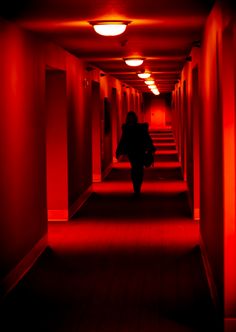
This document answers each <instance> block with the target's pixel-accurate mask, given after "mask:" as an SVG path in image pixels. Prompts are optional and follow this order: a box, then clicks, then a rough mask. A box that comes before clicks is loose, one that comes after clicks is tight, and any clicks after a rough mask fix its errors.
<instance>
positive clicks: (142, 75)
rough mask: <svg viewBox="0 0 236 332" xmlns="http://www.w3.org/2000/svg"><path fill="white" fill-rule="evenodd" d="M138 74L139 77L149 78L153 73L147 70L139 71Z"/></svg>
mask: <svg viewBox="0 0 236 332" xmlns="http://www.w3.org/2000/svg"><path fill="white" fill-rule="evenodd" d="M137 75H138V77H139V78H149V77H150V76H151V73H150V72H148V71H146V72H140V73H137Z"/></svg>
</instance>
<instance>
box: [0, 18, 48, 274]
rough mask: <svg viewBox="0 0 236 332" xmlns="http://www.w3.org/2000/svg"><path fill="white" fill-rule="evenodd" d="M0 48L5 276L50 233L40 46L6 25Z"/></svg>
mask: <svg viewBox="0 0 236 332" xmlns="http://www.w3.org/2000/svg"><path fill="white" fill-rule="evenodd" d="M0 45H1V52H0V86H1V89H0V110H1V120H0V126H1V127H0V142H1V148H0V160H1V162H0V165H1V166H0V167H1V171H0V177H1V181H0V183H1V185H0V196H1V201H0V209H1V223H0V246H1V248H0V265H1V274H0V277H1V278H2V277H4V276H6V274H7V273H8V272H9V271H10V270H11V269H12V268H13V267H15V266H16V264H17V263H18V262H19V261H20V260H21V259H22V258H23V257H24V256H25V255H26V254H27V253H28V252H29V251H30V250H31V249H32V248H33V246H34V245H35V243H37V242H38V241H39V240H40V239H41V238H42V237H43V236H44V235H45V234H46V232H47V209H46V167H45V164H46V149H45V125H44V123H45V114H44V103H43V102H44V100H43V89H44V72H43V71H42V69H43V64H42V61H41V59H40V57H38V54H40V47H39V45H38V43H37V42H35V41H34V39H33V38H32V36H31V34H28V33H22V32H21V31H20V30H18V29H17V28H15V27H14V25H11V24H5V23H4V22H1V23H0ZM36 58H37V61H36Z"/></svg>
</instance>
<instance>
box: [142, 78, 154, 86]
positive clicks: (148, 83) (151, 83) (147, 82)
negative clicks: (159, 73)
mask: <svg viewBox="0 0 236 332" xmlns="http://www.w3.org/2000/svg"><path fill="white" fill-rule="evenodd" d="M144 83H145V84H147V85H153V84H155V81H154V80H153V79H152V80H147V81H144Z"/></svg>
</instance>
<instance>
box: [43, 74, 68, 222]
mask: <svg viewBox="0 0 236 332" xmlns="http://www.w3.org/2000/svg"><path fill="white" fill-rule="evenodd" d="M45 105H46V172H47V208H48V220H49V221H67V220H68V158H67V99H66V73H65V71H62V70H55V69H46V76H45Z"/></svg>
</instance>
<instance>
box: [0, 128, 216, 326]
mask: <svg viewBox="0 0 236 332" xmlns="http://www.w3.org/2000/svg"><path fill="white" fill-rule="evenodd" d="M160 136H163V137H161V138H162V139H163V138H164V137H165V135H163V133H162V134H161V135H160ZM167 136H168V140H169V139H170V137H169V135H167ZM158 137H159V136H158V135H157V134H155V139H156V140H158ZM156 144H159V145H160V144H161V143H160V142H157V143H156ZM163 144H167V143H166V142H164V143H163ZM170 144H172V145H170V149H169V150H168V147H167V146H166V145H165V149H164V148H163V149H162V150H161V149H160V150H158V152H157V153H156V157H155V158H156V162H155V167H153V168H150V169H146V170H145V180H144V184H143V187H142V194H141V196H140V197H138V198H137V197H134V196H133V195H132V185H131V182H130V174H129V172H130V169H129V164H128V163H127V162H125V161H124V162H121V163H117V164H115V165H114V167H113V169H112V171H111V173H110V174H109V175H108V176H107V177H106V179H105V180H104V182H102V183H98V184H96V185H94V192H93V194H92V195H91V196H90V198H89V199H88V200H87V202H86V203H85V204H84V205H83V207H82V208H81V209H80V210H79V211H78V213H77V215H75V217H74V218H73V220H71V221H70V223H68V224H62V223H58V224H57V223H53V224H49V233H48V236H49V247H48V249H47V250H46V252H45V253H44V254H43V255H42V257H40V259H39V260H38V261H37V263H36V264H35V266H34V267H33V268H32V270H31V271H30V272H29V273H28V274H27V275H26V277H25V278H24V279H23V280H22V281H21V282H20V283H19V285H18V286H17V287H16V288H15V289H14V291H12V292H11V294H9V296H8V297H7V299H6V301H5V303H4V305H3V307H2V308H1V313H2V314H3V315H2V317H3V319H2V321H4V323H5V326H6V327H5V328H3V329H1V331H2V332H3V331H4V332H5V331H15V330H20V331H42V332H44V331H58V332H64V331H65V332H72V331H73V332H77V331H78V332H108V331H109V332H154V331H155V332H211V331H221V327H220V324H219V322H218V318H217V317H216V314H215V312H214V307H213V305H212V302H211V298H210V292H209V289H208V286H207V280H206V276H205V274H204V268H203V263H202V259H201V254H200V249H199V228H198V223H196V222H194V221H193V220H192V219H191V213H190V209H189V207H188V203H187V202H188V200H187V186H186V183H184V181H183V179H182V177H181V171H180V164H179V163H178V160H176V154H174V153H173V151H174V150H173V141H171V143H170ZM166 148H167V150H166ZM162 151H165V153H162ZM166 151H167V152H166ZM168 151H169V152H170V154H168ZM14 326H16V327H15V328H14Z"/></svg>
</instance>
